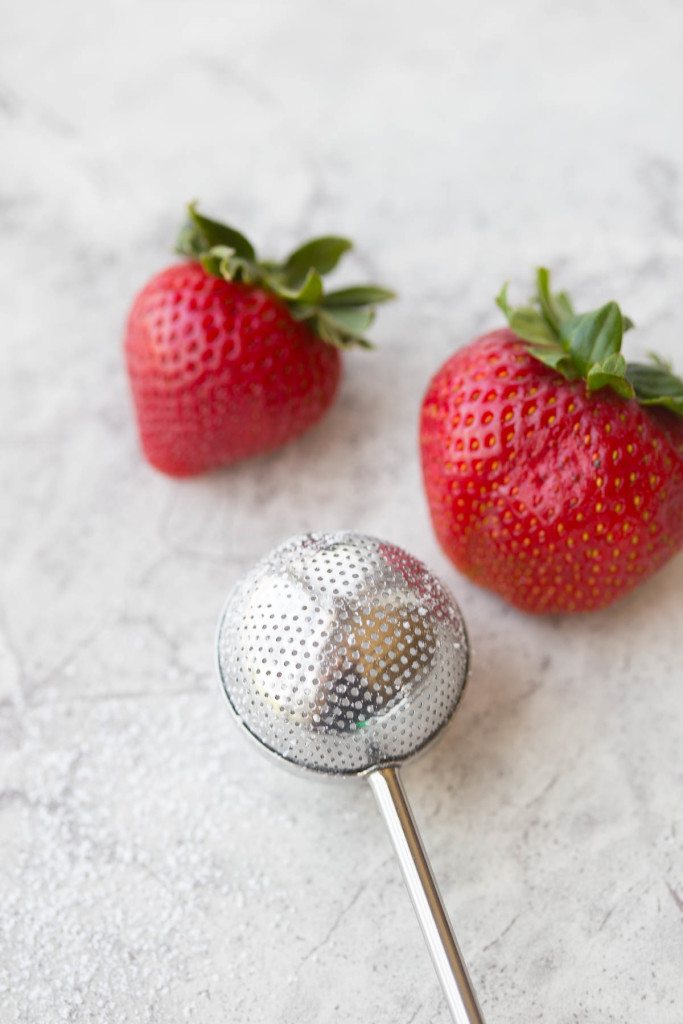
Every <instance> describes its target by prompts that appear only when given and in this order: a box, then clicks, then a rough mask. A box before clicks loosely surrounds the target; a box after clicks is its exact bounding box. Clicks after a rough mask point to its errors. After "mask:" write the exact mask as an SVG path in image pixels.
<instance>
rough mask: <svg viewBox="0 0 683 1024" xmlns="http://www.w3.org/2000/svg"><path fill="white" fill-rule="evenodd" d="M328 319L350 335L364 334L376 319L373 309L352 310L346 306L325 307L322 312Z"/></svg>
mask: <svg viewBox="0 0 683 1024" xmlns="http://www.w3.org/2000/svg"><path fill="white" fill-rule="evenodd" d="M321 313H322V315H324V316H325V317H326V319H328V320H331V321H332V322H333V323H334V324H336V325H337V326H339V327H340V328H341V329H342V330H344V331H348V332H349V333H350V334H361V335H362V334H363V333H364V332H365V331H367V329H368V327H370V325H371V324H372V322H373V320H374V319H375V313H374V311H373V310H372V309H352V308H350V307H349V308H346V307H344V306H325V307H324V310H321Z"/></svg>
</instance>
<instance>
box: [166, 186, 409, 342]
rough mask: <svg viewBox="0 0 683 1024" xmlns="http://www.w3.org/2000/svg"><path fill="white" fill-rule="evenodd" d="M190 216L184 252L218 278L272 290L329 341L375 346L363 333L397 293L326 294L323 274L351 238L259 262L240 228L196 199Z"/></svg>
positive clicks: (372, 289)
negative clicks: (206, 212)
mask: <svg viewBox="0 0 683 1024" xmlns="http://www.w3.org/2000/svg"><path fill="white" fill-rule="evenodd" d="M188 214H189V219H188V221H187V223H186V224H185V226H184V227H183V229H182V231H181V233H180V237H179V239H178V244H177V249H178V252H179V253H181V254H182V255H184V256H188V257H189V258H190V259H193V260H198V261H200V262H201V264H202V266H203V267H204V269H205V270H206V272H207V273H209V274H213V275H214V276H216V277H222V278H223V279H224V280H226V281H239V282H243V283H244V284H251V285H256V286H258V287H260V288H263V289H265V290H267V291H270V292H272V293H273V294H274V295H276V296H277V297H278V298H279V299H281V300H282V302H284V303H285V304H286V305H287V307H288V308H289V313H290V315H291V316H292V317H293V318H294V319H295V320H300V321H304V320H305V321H306V322H307V323H308V324H309V325H310V327H311V329H312V330H313V331H314V332H315V333H316V334H317V335H318V337H319V338H320V339H321V340H322V341H324V342H326V343H327V344H330V345H335V346H337V347H339V348H348V347H350V346H351V345H359V346H361V347H362V348H371V347H372V346H371V344H370V342H369V341H367V340H366V339H365V338H364V337H363V334H364V332H365V331H366V330H367V329H368V327H369V326H370V325H371V324H372V322H373V320H374V316H375V314H374V309H373V308H372V307H373V306H375V305H376V304H377V303H379V302H386V301H387V300H388V299H392V298H394V293H393V292H390V291H389V290H388V289H387V288H380V287H379V286H378V285H373V284H370V285H356V286H353V287H349V288H341V289H337V290H336V291H333V292H330V293H329V294H328V295H326V294H325V285H324V283H323V275H325V274H327V273H329V272H330V271H331V270H334V268H335V267H336V266H337V264H338V263H339V260H340V259H341V257H342V256H343V255H344V253H345V252H348V250H349V249H350V248H351V247H352V246H351V242H350V241H349V240H348V239H347V238H341V237H340V236H338V235H326V236H324V237H321V238H314V239H312V240H311V241H310V242H306V243H305V245H302V246H299V248H298V249H295V250H294V252H292V253H290V254H289V256H288V257H287V258H286V259H285V260H284V262H281V263H280V262H277V261H275V260H258V259H257V258H256V253H255V250H254V247H253V246H252V244H251V242H249V240H248V239H247V238H245V236H244V235H242V234H241V233H240V232H239V231H236V230H235V228H232V227H229V226H228V225H227V224H221V223H220V222H219V221H216V220H211V218H209V217H204V216H203V214H200V213H199V212H198V211H197V207H196V204H194V203H190V205H189V206H188Z"/></svg>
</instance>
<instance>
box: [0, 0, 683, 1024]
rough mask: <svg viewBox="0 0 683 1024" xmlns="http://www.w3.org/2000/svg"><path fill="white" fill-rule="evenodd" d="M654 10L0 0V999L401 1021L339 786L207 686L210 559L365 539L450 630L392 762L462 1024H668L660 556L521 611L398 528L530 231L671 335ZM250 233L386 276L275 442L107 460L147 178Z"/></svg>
mask: <svg viewBox="0 0 683 1024" xmlns="http://www.w3.org/2000/svg"><path fill="white" fill-rule="evenodd" d="M681 52H683V9H682V8H681V6H680V5H679V4H676V3H672V2H666V0H657V2H653V0H649V2H645V0H622V2H621V3H620V4H615V3H608V2H606V0H605V2H591V0H575V2H574V3H571V4H567V3H561V2H559V0H555V2H552V3H545V4H544V3H540V2H539V0H520V2H518V3H514V4H510V3H504V2H503V0H496V2H492V3H489V4H466V3H462V2H457V3H454V2H453V0H448V2H446V0H444V2H438V0H423V2H422V3H420V4H416V5H411V4H407V3H390V2H378V3H367V2H361V0H346V2H344V3H343V4H342V3H335V4H329V3H328V4H324V3H320V2H317V0H290V2H288V3H277V2H276V0H270V2H268V3H259V2H252V3H236V2H226V0H220V2H218V0H216V2H214V0H198V2H196V3H193V4H189V3H179V2H177V0H175V2H174V0H166V2H164V3H163V4H162V3H160V2H152V0H145V2H140V0H134V2H133V0H128V2H116V3H114V2H109V3H107V2H103V3H97V4H93V3H86V2H85V0H64V2H62V3H60V4H52V3H48V2H47V0H37V2H34V3H32V4H23V5H14V6H13V8H12V10H11V11H10V10H9V9H7V10H6V12H5V16H4V19H3V31H2V36H1V38H0V67H1V69H2V70H1V72H0V124H1V125H2V149H3V159H2V162H1V164H0V222H1V229H2V230H1V240H0V244H1V245H2V274H0V292H1V294H0V318H1V323H0V329H1V334H0V337H1V338H2V373H1V375H0V452H1V455H0V458H1V462H2V485H1V487H0V514H1V518H0V546H1V551H2V563H1V564H2V571H1V573H0V605H1V611H0V1007H1V1012H0V1020H2V1024H28V1022H31V1024H52V1022H63V1021H64V1022H73V1024H86V1022H97V1024H105V1022H106V1024H119V1022H120V1024H124V1022H125V1024H180V1022H185V1021H190V1022H197V1024H225V1022H226V1021H235V1022H240V1024H249V1022H254V1024H262V1022H264V1021H273V1022H281V1024H321V1022H328V1021H334V1022H338V1024H435V1022H437V1021H438V1022H441V1021H445V1020H446V1011H445V1008H444V1004H443V1002H442V1000H441V997H440V994H439V991H438V989H437V986H436V983H435V980H434V977H433V975H432V972H431V968H430V965H429V962H428V960H427V956H426V953H425V950H424V948H423V945H422V940H421V937H420V934H419V930H418V927H417V924H416V923H415V921H414V919H413V916H412V911H411V908H410V905H409V902H408V899H407V897H406V895H405V893H404V891H403V888H402V884H401V881H400V878H399V876H398V869H397V867H396V865H395V864H394V861H393V859H392V857H391V853H390V849H389V843H388V839H387V838H386V836H385V835H384V834H383V831H382V827H381V823H380V822H379V820H378V817H377V814H376V812H375V809H374V807H373V805H372V800H371V796H370V794H369V793H367V792H366V791H365V789H363V788H360V789H357V788H354V787H351V788H344V787H342V788H334V787H333V788H329V787H320V786H318V785H317V784H309V783H307V782H306V781H301V780H298V779H294V778H290V777H289V776H288V775H286V774H280V773H278V772H277V771H274V770H273V769H272V768H271V766H270V765H269V764H268V763H266V762H265V761H263V762H262V761H261V759H259V758H258V756H255V755H254V754H253V753H252V752H251V750H250V749H248V748H247V747H246V746H244V745H243V744H242V743H241V742H240V741H239V738H238V737H237V736H236V735H235V734H234V732H233V731H232V727H231V725H230V723H229V721H228V718H227V715H226V714H225V713H224V708H223V704H222V701H221V697H220V695H219V693H218V690H217V686H216V683H215V680H214V678H213V667H212V645H213V632H214V625H215V621H216V618H217V614H218V611H219V608H220V606H221V604H222V601H223V598H224V595H225V593H226V592H227V590H228V588H229V587H230V585H231V584H232V582H233V581H234V580H235V579H236V578H237V576H238V575H239V574H240V573H241V572H242V571H243V570H244V569H245V568H246V567H247V566H248V565H250V563H251V562H252V561H253V560H254V559H255V558H256V557H258V556H259V555H261V554H262V553H264V552H265V551H266V550H267V549H268V548H269V547H271V546H272V545H273V544H274V543H276V542H278V541H279V540H281V539H283V537H284V536H286V535H287V534H289V533H292V532H297V531H301V530H306V529H309V528H325V527H351V528H356V529H360V530H365V531H368V532H373V533H377V534H380V535H383V536H386V537H387V538H389V539H391V540H394V541H396V542H398V543H399V544H403V545H405V546H406V547H408V548H409V549H411V550H412V551H414V552H415V553H416V554H418V555H420V556H421V557H423V558H424V559H425V560H426V561H427V562H428V563H429V564H431V565H432V566H434V567H435V568H436V569H437V570H438V571H439V572H440V573H441V574H442V575H443V577H444V578H445V580H446V581H447V582H448V583H449V584H450V585H451V586H452V587H453V588H454V590H455V592H456V594H457V595H458V598H459V600H460V602H461V604H462V606H463V609H464V611H465V614H466V616H467V619H468V622H469V624H470V630H471V634H472V638H473V641H474V645H475V671H474V676H473V679H472V685H471V688H470V691H469V694H468V696H467V699H466V700H465V702H464V705H463V707H462V710H461V712H460V714H459V716H458V718H457V722H456V724H455V725H454V727H453V729H452V731H451V732H450V733H449V735H448V738H447V739H446V740H445V742H444V743H443V745H442V746H441V747H440V748H439V749H438V750H437V751H436V752H434V753H433V754H432V755H430V756H429V757H428V758H427V759H425V760H423V761H421V762H419V763H418V764H416V765H415V766H413V767H411V768H410V769H408V770H407V771H406V780H407V783H408V786H409V789H410V791H411V794H412V797H413V800H414V803H415V806H416V809H417V814H418V817H419V819H420V820H421V822H422V823H423V825H424V832H425V838H426V840H427V843H428V846H429V848H430V851H431V854H432V859H433V862H434V865H435V868H436V870H437V873H438V875H439V878H440V880H441V883H442V888H443V892H444V895H445V898H446V900H447V903H448V906H449V908H450V910H451V913H452V916H453V918H454V921H455V922H456V925H457V930H458V934H459V937H460V941H461V944H462V946H463V949H464V950H465V952H466V954H467V957H468V960H469V962H470V965H471V970H472V974H473V977H474V978H475V980H476V983H477V985H478V988H479V990H480V992H481V997H482V1003H483V1005H484V1008H485V1010H486V1013H487V1021H488V1022H489V1024H532V1022H535V1021H543V1022H547V1024H551V1022H552V1024H579V1022H580V1024H586V1022H590V1024H607V1022H615V1024H625V1022H631V1021H636V1020H637V1021H638V1022H640V1024H681V1021H683V972H682V970H681V962H682V959H683V858H682V857H681V834H682V831H683V801H682V800H681V793H682V791H683V757H682V754H681V742H680V737H681V730H682V727H683V697H682V695H681V684H682V683H683V678H682V676H683V671H682V669H681V655H680V651H681V641H680V637H681V634H682V632H683V603H682V602H681V586H682V584H683V560H682V559H681V558H679V559H678V560H676V561H675V562H674V563H673V564H671V565H670V566H669V567H668V568H667V569H666V570H665V571H664V572H662V573H661V574H660V575H659V576H658V577H657V578H656V579H655V580H653V581H652V582H651V583H649V584H647V585H645V586H643V587H642V588H641V589H640V590H639V591H638V592H637V593H636V594H635V595H633V596H632V597H630V598H629V599H627V600H625V601H623V602H622V603H621V604H619V605H618V606H617V607H615V608H614V609H613V610H610V611H606V612H604V613H601V614H597V615H594V616H593V617H590V618H575V619H547V620H534V619H531V618H525V617H523V616H521V615H520V614H518V613H516V612H514V611H512V610H511V609H509V608H506V607H504V606H503V605H502V604H501V603H500V602H499V601H498V600H497V599H496V598H494V597H493V596H490V595H488V594H486V593H483V592H481V591H478V590H476V589H475V588H474V587H472V586H470V585H468V584H467V583H466V582H465V581H464V580H463V579H461V578H460V577H459V576H458V575H457V574H456V572H455V571H454V570H453V569H452V568H451V567H450V566H449V565H448V564H447V563H446V561H445V559H444V558H443V557H442V555H441V554H440V552H439V550H438V549H437V546H436V544H435V542H434V539H433V537H432V535H431V532H430V528H429V524H428V520H427V515H426V510H425V507H424V503H423V498H422V493H421V486H420V480H419V473H418V464H417V459H416V438H415V423H416V415H417V410H418V407H419V402H420V398H421V394H422V391H423V389H424V387H425V385H426V382H427V379H428V377H429V375H430V373H431V372H432V371H433V370H434V369H435V368H436V367H437V365H438V364H439V363H440V361H441V360H442V359H443V358H444V357H445V356H446V355H447V354H448V353H450V352H451V351H452V350H453V348H454V347H455V346H457V345H459V344H461V343H463V342H465V341H466V340H468V339H469V338H470V337H472V336H473V335H474V334H475V333H476V332H479V331H481V330H483V329H485V328H486V327H488V326H489V325H494V324H495V323H497V322H498V319H499V317H498V314H497V312H496V310H495V309H494V307H493V305H492V301H491V296H492V295H493V294H495V292H496V291H497V289H498V286H499V284H500V283H501V281H502V280H503V279H504V278H506V277H509V278H511V280H512V283H513V286H514V287H515V289H517V291H518V293H519V292H521V291H523V290H524V289H526V288H527V287H528V283H529V273H528V270H529V268H530V267H531V266H533V265H535V264H537V263H538V262H541V261H543V262H548V263H549V264H550V265H551V266H552V267H554V268H555V270H556V272H557V274H558V275H561V280H562V283H563V284H564V285H566V286H568V287H571V288H573V289H575V291H576V292H577V293H579V294H580V296H581V299H582V301H583V302H585V303H586V304H588V303H589V302H592V301H596V302H597V301H599V300H601V299H605V298H608V297H612V296H615V297H620V298H621V299H622V300H623V303H624V305H625V307H626V308H627V310H628V312H629V313H630V314H631V315H632V316H633V317H634V318H635V319H636V320H637V322H638V324H639V328H640V329H639V331H638V332H637V333H635V334H634V335H633V336H630V337H629V341H630V344H631V345H632V351H633V352H635V353H636V354H643V353H644V352H646V351H647V350H649V349H651V348H655V349H657V350H658V351H660V352H661V353H663V354H665V355H668V356H670V357H673V358H675V359H676V360H677V361H678V365H679V367H682V366H683V347H682V346H681V340H680V338H681V297H682V295H683V274H682V273H681V271H682V264H683V259H682V258H683V205H682V200H683V197H682V194H681V173H682V171H683V132H682V131H681V121H680V97H681V89H682V87H683V69H682V67H683V66H682V65H681ZM192 197H199V198H201V200H202V201H203V203H204V206H205V209H207V210H208V211H214V212H216V213H222V214H224V215H225V216H226V218H230V219H232V220H234V221H235V222H236V223H238V224H239V225H241V226H243V227H244V228H245V229H248V230H249V232H250V233H251V234H252V235H253V236H254V237H255V238H256V239H258V240H259V241H260V242H261V244H262V245H263V246H264V247H266V248H270V249H271V250H272V251H273V252H280V251H282V250H283V249H284V247H286V246H289V245H291V244H293V243H294V242H295V241H298V240H299V238H300V237H301V235H302V233H304V232H312V233H315V232H323V231H338V232H346V233H349V234H351V235H352V236H353V237H354V238H356V239H357V241H358V254H357V256H355V257H354V259H353V261H351V263H350V266H349V271H348V274H347V275H346V276H347V278H348V277H355V276H357V275H360V274H363V275H365V274H369V275H371V276H372V277H375V278H377V279H378V280H381V281H383V282H385V283H387V284H392V285H394V286H395V287H396V288H397V289H398V290H399V291H400V293H401V301H400V302H397V303H395V304H394V305H393V307H391V308H387V310H386V311H385V312H384V313H383V315H382V317H381V319H380V321H379V323H378V327H377V330H376V338H377V340H378V341H379V342H380V348H379V349H378V351H377V352H376V353H375V354H373V355H370V356H368V355H364V354H357V355H356V354H353V355H351V356H349V358H348V359H347V364H346V365H347V372H346V380H345V384H344V388H343V392H342V395H341V398H340V400H339V402H338V404H337V405H336V407H335V409H334V411H333V412H332V413H331V415H330V416H329V417H328V418H327V419H326V420H325V422H324V423H323V424H322V425H320V427H319V428H317V429H316V430H314V431H313V432H311V433H310V434H309V435H308V436H306V437H304V438H303V439H301V440H300V441H298V442H297V443H295V444H293V445H291V446H290V447H288V448H287V449H285V450H283V451H281V452H279V453H277V454H275V455H273V456H271V457H269V458H265V459H261V460H256V461H253V462H251V463H249V464H245V465H241V466H239V467H238V468H236V469H233V470H231V471H229V472H223V473H218V474H216V475H213V476H210V477H206V478H203V479H198V480H191V481H184V482H177V481H173V480H170V479H165V478H164V477H162V476H160V475H158V474H156V473H155V472H153V471H152V470H151V469H149V468H148V467H147V466H146V465H145V463H144V462H143V461H142V460H141V458H140V456H139V454H138V450H137V445H136V437H135V431H134V427H133V424H132V419H131V412H130V408H129V401H128V394H127V389H126V381H125V378H124V375H123V372H122V366H121V354H120V341H121V330H122V323H123V320H124V316H125V313H126V308H127V306H128V303H129V302H130V299H131V297H132V295H133V293H134V291H135V290H136V289H137V288H138V287H139V286H140V285H141V284H142V282H143V281H144V279H145V278H146V277H147V276H148V275H150V274H151V273H152V272H153V271H154V270H156V269H157V268H159V267H160V266H162V265H163V264H164V263H165V261H167V260H168V259H169V245H170V243H171V239H172V237H173V235H174V232H175V229H176V226H177V223H178V220H179V217H180V213H181V204H182V203H183V202H184V201H185V200H187V199H190V198H192Z"/></svg>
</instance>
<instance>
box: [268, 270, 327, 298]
mask: <svg viewBox="0 0 683 1024" xmlns="http://www.w3.org/2000/svg"><path fill="white" fill-rule="evenodd" d="M265 281H266V283H267V284H268V285H269V286H270V287H271V288H272V290H273V291H274V292H275V294H276V295H279V296H280V298H281V299H284V300H285V301H286V302H297V303H299V302H300V303H303V304H305V305H307V306H317V305H319V303H320V301H321V299H322V297H323V291H324V288H323V282H322V278H321V276H320V274H319V273H318V271H317V270H314V269H313V268H312V267H311V268H310V269H309V271H308V272H307V274H306V276H305V278H304V279H303V281H301V282H300V283H299V284H298V286H297V287H293V288H288V287H286V285H283V284H282V283H281V281H280V280H279V279H278V278H275V277H267V278H265Z"/></svg>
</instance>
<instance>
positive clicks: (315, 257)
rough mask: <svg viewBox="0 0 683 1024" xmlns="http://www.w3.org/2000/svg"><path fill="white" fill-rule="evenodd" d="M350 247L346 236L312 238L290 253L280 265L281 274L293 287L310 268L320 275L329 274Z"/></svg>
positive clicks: (350, 244)
mask: <svg viewBox="0 0 683 1024" xmlns="http://www.w3.org/2000/svg"><path fill="white" fill-rule="evenodd" d="M352 247H353V245H352V243H351V242H350V241H349V240H348V238H339V237H337V236H336V235H329V236H326V237H324V238H313V239H312V240H311V241H310V242H306V244H305V245H302V246H300V247H299V248H298V249H295V250H294V252H293V253H290V255H289V256H288V257H287V259H286V260H285V262H284V264H283V266H282V273H283V276H284V278H285V280H286V282H287V284H288V285H289V286H290V287H295V286H296V285H297V284H299V283H300V282H301V281H303V280H304V278H305V277H306V275H307V274H308V272H309V271H310V270H317V272H318V273H319V274H321V275H322V274H329V273H330V271H331V270H334V268H335V267H336V266H337V264H338V263H339V260H340V259H341V258H342V256H343V255H344V253H345V252H348V251H349V249H351V248H352Z"/></svg>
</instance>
